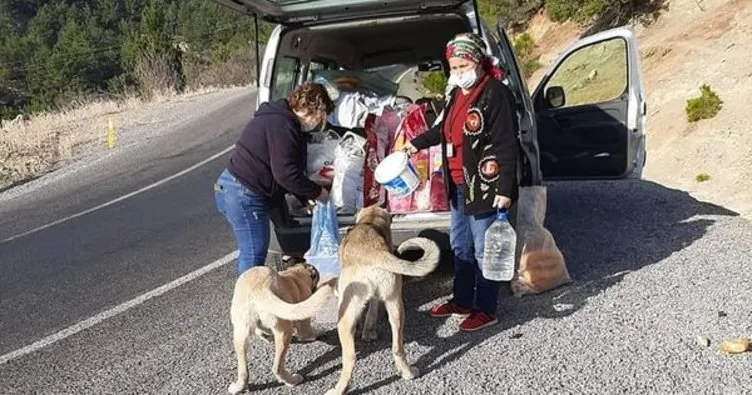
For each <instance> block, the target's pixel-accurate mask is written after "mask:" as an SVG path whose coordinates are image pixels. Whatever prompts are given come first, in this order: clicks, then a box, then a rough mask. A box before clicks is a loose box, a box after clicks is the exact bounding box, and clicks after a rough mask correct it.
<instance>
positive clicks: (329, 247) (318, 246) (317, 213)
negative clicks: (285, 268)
mask: <svg viewBox="0 0 752 395" xmlns="http://www.w3.org/2000/svg"><path fill="white" fill-rule="evenodd" d="M339 241H340V240H339V225H338V223H337V209H336V207H335V206H334V204H333V203H332V202H331V200H327V201H326V202H317V203H316V205H315V206H314V207H313V218H312V219H311V245H310V247H309V249H308V251H307V252H306V253H305V255H304V256H305V258H306V260H307V261H308V263H310V264H311V265H313V266H315V267H316V269H317V270H318V271H319V273H320V274H322V275H324V274H326V275H339V260H338V258H337V250H338V248H339Z"/></svg>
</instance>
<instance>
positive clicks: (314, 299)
mask: <svg viewBox="0 0 752 395" xmlns="http://www.w3.org/2000/svg"><path fill="white" fill-rule="evenodd" d="M292 259H295V260H296V262H302V263H295V264H294V265H293V266H291V267H290V268H288V269H286V270H283V271H281V272H279V273H276V272H274V271H273V270H272V269H269V268H268V267H264V266H259V267H254V268H252V269H249V270H247V271H246V272H245V273H243V274H242V275H241V276H240V277H239V278H238V280H237V282H236V283H235V291H234V294H233V298H232V306H231V307H230V316H231V321H232V326H233V332H234V345H235V354H236V356H237V358H238V380H237V381H236V382H234V383H232V384H231V385H230V387H229V388H228V391H229V392H230V393H232V394H237V393H239V392H242V391H243V390H245V389H246V388H247V387H248V360H247V352H248V340H249V339H248V338H249V337H250V334H251V333H254V334H256V335H257V336H259V337H262V338H263V335H264V334H265V333H266V331H271V333H272V334H273V335H274V344H275V350H274V364H273V367H272V371H273V372H274V375H275V376H276V377H277V380H279V381H280V382H281V383H284V384H286V385H289V386H294V385H297V384H300V383H301V382H302V381H303V377H302V376H300V375H299V374H290V373H288V372H287V371H286V370H285V356H286V354H287V350H288V348H289V346H290V341H291V339H292V334H293V329H297V337H298V339H299V340H301V341H312V340H315V338H316V334H315V333H314V331H313V328H312V327H311V317H313V316H314V315H316V312H317V311H318V310H320V309H321V307H322V306H323V305H324V303H325V302H326V300H327V298H328V297H329V296H330V295H331V294H332V292H333V291H334V284H335V282H334V281H329V282H327V283H324V284H322V285H321V287H319V288H318V289H316V288H317V285H318V282H319V273H318V271H317V270H316V268H315V267H313V266H311V265H309V264H307V263H304V260H302V258H292ZM314 291H315V292H314Z"/></svg>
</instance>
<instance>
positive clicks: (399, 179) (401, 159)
mask: <svg viewBox="0 0 752 395" xmlns="http://www.w3.org/2000/svg"><path fill="white" fill-rule="evenodd" d="M373 175H374V178H376V182H378V183H379V184H381V185H383V186H384V187H385V188H386V189H387V191H389V193H390V194H392V195H394V196H395V197H398V198H400V197H405V196H407V195H409V194H411V193H413V191H415V189H416V188H418V185H420V179H419V178H418V173H417V172H416V171H415V168H413V165H412V164H411V163H410V160H409V158H408V156H407V154H406V153H404V152H402V151H397V152H394V153H392V154H390V155H389V156H387V157H386V158H384V160H382V161H381V163H379V165H378V166H377V167H376V170H375V171H374V174H373Z"/></svg>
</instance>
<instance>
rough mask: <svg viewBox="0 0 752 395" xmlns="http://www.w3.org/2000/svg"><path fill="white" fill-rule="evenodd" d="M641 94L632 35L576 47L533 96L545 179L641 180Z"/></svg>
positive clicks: (608, 35)
mask: <svg viewBox="0 0 752 395" xmlns="http://www.w3.org/2000/svg"><path fill="white" fill-rule="evenodd" d="M644 92H645V90H644V88H643V82H642V72H641V69H640V61H639V52H638V48H637V40H636V38H635V36H634V34H633V32H632V30H631V29H629V28H624V27H622V28H616V29H612V30H608V31H605V32H602V33H598V34H595V35H592V36H589V37H586V38H584V39H582V40H580V41H577V42H576V43H574V44H573V45H572V46H571V47H570V48H569V49H568V50H566V51H565V52H564V53H563V54H562V55H561V56H560V58H559V60H558V61H557V62H555V63H554V65H553V67H552V68H551V69H550V70H549V72H548V73H547V74H546V75H545V76H544V77H543V79H542V80H541V83H540V84H539V85H538V87H537V88H536V90H535V92H534V93H533V106H534V108H535V112H536V123H537V129H538V144H539V147H540V153H541V154H540V156H541V171H542V173H543V179H544V180H553V179H570V180H583V179H620V178H633V177H637V178H639V177H640V176H641V174H642V168H643V166H644V164H645V117H646V112H647V105H646V102H645V93H644Z"/></svg>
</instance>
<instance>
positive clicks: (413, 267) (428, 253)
mask: <svg viewBox="0 0 752 395" xmlns="http://www.w3.org/2000/svg"><path fill="white" fill-rule="evenodd" d="M408 250H423V256H422V257H421V258H420V259H418V260H417V261H408V260H404V259H400V258H398V257H396V256H394V255H393V254H390V253H389V257H388V258H387V259H383V260H381V261H379V266H380V267H381V268H383V269H385V270H388V271H390V272H392V273H395V274H401V275H404V276H414V277H421V276H425V275H426V274H428V273H431V272H432V271H433V270H434V269H436V266H438V265H439V260H440V259H441V251H440V250H439V246H438V245H436V243H435V242H434V241H432V240H430V239H427V238H424V237H414V238H412V239H408V240H405V242H403V243H402V244H400V246H399V247H398V248H397V251H398V252H399V253H400V254H402V253H403V252H405V251H408Z"/></svg>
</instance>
